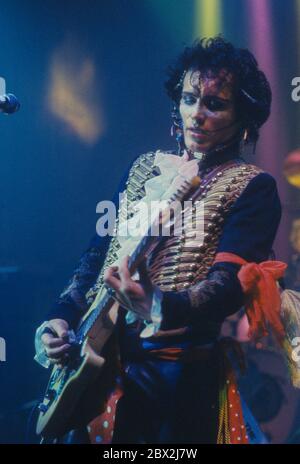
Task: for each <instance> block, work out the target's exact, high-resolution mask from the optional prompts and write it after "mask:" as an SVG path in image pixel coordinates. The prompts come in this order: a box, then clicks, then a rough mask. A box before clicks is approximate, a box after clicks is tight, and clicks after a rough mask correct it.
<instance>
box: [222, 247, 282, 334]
mask: <svg viewBox="0 0 300 464" xmlns="http://www.w3.org/2000/svg"><path fill="white" fill-rule="evenodd" d="M220 262H223V263H224V262H226V263H236V264H241V266H242V267H241V269H240V270H239V272H238V279H239V281H240V283H241V286H242V289H243V292H244V294H245V295H246V301H245V309H246V314H247V317H248V321H249V326H250V328H249V336H250V337H252V338H254V339H258V338H261V337H263V336H265V335H267V334H268V331H267V327H266V326H267V323H269V324H270V327H271V328H272V330H273V332H274V335H275V336H276V338H277V340H278V341H279V342H280V343H281V342H282V341H283V338H284V327H283V324H282V322H281V319H280V303H281V299H280V292H279V287H278V285H277V280H278V279H280V278H281V277H283V275H284V272H285V270H286V268H287V264H285V263H283V262H281V261H263V262H262V263H259V264H257V263H248V262H247V261H246V260H245V259H243V258H241V257H240V256H238V255H235V254H233V253H218V254H217V256H216V258H215V260H214V264H215V263H220Z"/></svg>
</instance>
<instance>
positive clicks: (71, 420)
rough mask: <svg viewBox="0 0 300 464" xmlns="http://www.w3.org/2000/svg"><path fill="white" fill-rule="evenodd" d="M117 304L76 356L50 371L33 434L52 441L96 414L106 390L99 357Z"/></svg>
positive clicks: (102, 364) (111, 327) (103, 316)
mask: <svg viewBox="0 0 300 464" xmlns="http://www.w3.org/2000/svg"><path fill="white" fill-rule="evenodd" d="M118 307H119V305H118V303H114V304H113V306H112V307H111V308H110V310H109V311H108V312H106V313H104V314H103V315H102V316H100V317H99V318H98V319H97V320H96V322H95V324H94V326H93V328H92V330H91V332H90V334H89V336H88V337H87V338H86V340H85V342H84V344H83V345H82V347H81V348H80V350H79V351H78V355H76V356H74V359H72V361H71V362H70V363H68V364H67V365H66V366H65V367H63V368H59V367H57V366H55V367H54V368H53V370H52V373H51V376H50V380H49V383H48V387H47V390H46V394H45V397H44V400H43V402H42V403H41V404H40V406H39V409H40V414H39V418H38V422H37V427H36V432H37V434H39V435H42V436H43V437H45V438H56V437H59V436H62V435H64V434H65V433H67V432H68V431H70V430H72V429H74V428H77V427H79V426H82V425H86V424H87V423H88V422H89V421H90V420H91V419H93V417H94V416H96V415H97V412H99V408H101V404H100V403H99V401H101V399H102V401H103V390H105V389H108V385H107V378H108V377H109V376H107V372H104V371H107V370H108V369H111V367H112V366H107V364H106V363H105V359H104V358H103V356H101V353H102V351H103V348H104V346H105V345H106V343H107V342H108V340H109V338H110V336H111V335H112V332H113V330H114V327H115V324H116V320H117V313H118Z"/></svg>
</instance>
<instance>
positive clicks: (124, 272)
mask: <svg viewBox="0 0 300 464" xmlns="http://www.w3.org/2000/svg"><path fill="white" fill-rule="evenodd" d="M128 263H129V256H125V258H123V259H122V261H121V263H120V268H119V274H120V278H121V281H122V284H123V286H124V285H125V286H126V284H127V283H128V282H130V281H131V280H132V279H131V275H130V271H129V269H128Z"/></svg>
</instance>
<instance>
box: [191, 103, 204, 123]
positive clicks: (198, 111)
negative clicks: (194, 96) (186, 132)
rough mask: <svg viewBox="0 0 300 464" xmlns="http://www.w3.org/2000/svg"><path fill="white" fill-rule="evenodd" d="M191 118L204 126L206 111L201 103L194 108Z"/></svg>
mask: <svg viewBox="0 0 300 464" xmlns="http://www.w3.org/2000/svg"><path fill="white" fill-rule="evenodd" d="M191 118H192V119H193V120H194V121H195V122H197V124H199V125H202V124H204V121H205V109H204V107H203V105H202V103H201V102H200V101H198V102H197V103H196V104H195V105H194V106H193V108H192V112H191Z"/></svg>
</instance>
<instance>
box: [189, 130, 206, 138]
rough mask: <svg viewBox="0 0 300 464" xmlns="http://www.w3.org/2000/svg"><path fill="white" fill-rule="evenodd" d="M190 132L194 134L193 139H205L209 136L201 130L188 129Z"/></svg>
mask: <svg viewBox="0 0 300 464" xmlns="http://www.w3.org/2000/svg"><path fill="white" fill-rule="evenodd" d="M188 131H189V132H190V133H191V134H192V136H193V137H195V138H197V139H203V138H205V137H206V136H207V134H206V133H205V132H203V131H202V130H201V129H188Z"/></svg>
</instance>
